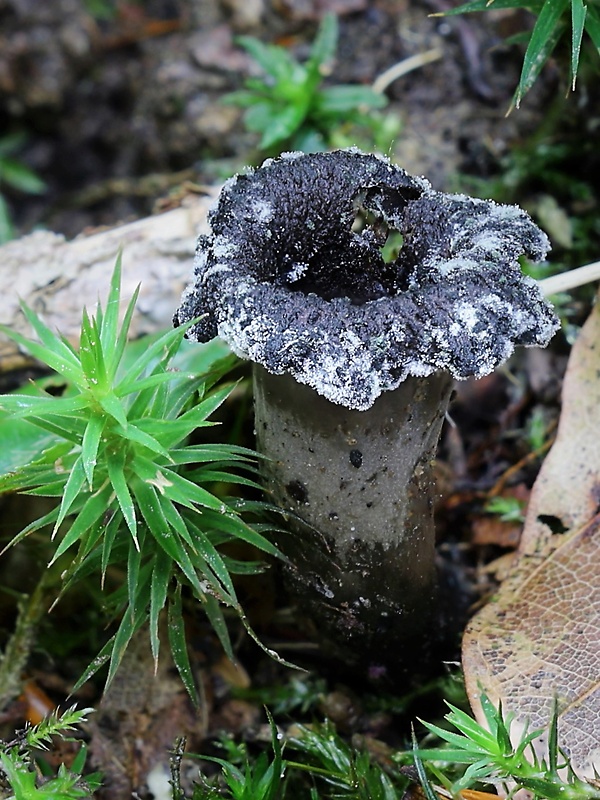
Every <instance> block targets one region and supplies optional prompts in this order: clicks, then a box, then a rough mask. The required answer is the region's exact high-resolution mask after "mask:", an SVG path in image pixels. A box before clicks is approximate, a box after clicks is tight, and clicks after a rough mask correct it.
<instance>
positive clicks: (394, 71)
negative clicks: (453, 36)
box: [371, 47, 444, 94]
mask: <svg viewBox="0 0 600 800" xmlns="http://www.w3.org/2000/svg"><path fill="white" fill-rule="evenodd" d="M443 54H444V52H443V50H442V49H441V48H439V47H434V48H432V49H431V50H426V51H425V52H424V53H417V54H416V55H414V56H410V58H405V59H404V61H400V62H399V63H398V64H394V66H393V67H390V68H389V69H386V71H385V72H382V73H381V75H380V76H379V77H378V78H375V80H374V81H373V85H372V87H371V88H372V89H373V91H374V92H377V94H383V93H384V92H385V90H386V89H387V88H388V86H389V85H390V84H391V83H393V82H394V81H395V80H397V79H398V78H401V77H402V76H403V75H406V74H407V73H409V72H412V71H413V70H415V69H419V67H423V66H425V64H430V63H431V62H432V61H437V60H438V59H440V58H441V57H442V56H443Z"/></svg>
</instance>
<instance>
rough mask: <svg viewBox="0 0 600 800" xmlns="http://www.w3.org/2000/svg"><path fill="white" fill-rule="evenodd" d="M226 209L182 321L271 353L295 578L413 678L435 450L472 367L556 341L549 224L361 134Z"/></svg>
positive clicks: (270, 453)
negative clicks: (536, 267)
mask: <svg viewBox="0 0 600 800" xmlns="http://www.w3.org/2000/svg"><path fill="white" fill-rule="evenodd" d="M209 222H210V227H211V233H210V235H209V236H201V237H200V238H199V240H198V248H197V255H196V261H195V276H194V281H193V282H192V283H191V284H190V286H189V287H188V289H187V290H186V292H185V293H184V296H183V298H182V302H181V306H180V308H179V309H178V311H177V313H176V315H175V320H174V322H175V324H176V325H179V324H184V323H188V324H189V325H190V327H189V330H188V332H187V335H188V337H189V338H192V339H196V340H198V341H208V340H210V339H211V338H213V337H214V336H220V337H221V338H223V339H224V340H225V341H227V342H228V343H229V345H230V346H231V348H232V349H233V351H234V352H235V353H237V354H238V355H239V356H241V357H242V358H245V359H249V360H250V361H252V362H254V365H255V366H254V391H255V413H256V434H257V447H258V449H259V450H260V452H262V453H263V454H264V455H265V456H267V459H266V460H265V462H264V466H263V472H264V481H265V485H266V488H267V489H268V492H269V494H270V496H271V499H273V500H274V501H275V502H276V503H277V504H278V505H279V506H280V507H281V509H282V510H283V512H284V514H285V515H286V519H287V527H288V529H289V531H288V533H286V534H285V535H283V536H281V537H280V541H279V542H278V544H279V545H280V548H281V550H282V551H283V553H284V554H285V555H286V556H287V557H288V560H289V566H288V567H286V576H287V581H288V586H289V588H290V591H291V593H292V595H293V596H294V597H295V598H296V599H297V600H298V602H299V603H300V604H301V605H302V606H303V608H304V609H305V612H306V614H307V616H309V617H310V618H312V620H313V622H314V628H315V630H316V631H317V632H318V636H319V638H320V640H321V643H322V646H323V648H324V649H326V650H327V651H328V652H329V653H331V654H332V655H334V656H335V657H336V659H337V660H338V662H339V663H340V664H342V665H345V666H346V667H348V668H349V669H352V670H354V672H355V673H357V674H358V675H360V676H362V677H370V678H372V679H377V678H380V677H382V678H384V679H385V680H387V681H389V682H393V681H394V679H396V680H399V679H401V678H403V676H404V675H406V672H407V671H409V670H410V665H411V664H417V665H418V664H420V663H424V662H426V661H427V657H428V655H429V653H430V651H431V647H432V636H431V631H432V630H435V627H436V613H435V608H436V602H437V601H436V592H437V588H436V574H435V572H436V570H435V531H434V524H433V504H434V499H435V489H434V484H433V480H432V462H433V459H434V457H435V450H436V445H437V441H438V437H439V433H440V429H441V425H442V422H443V418H444V415H445V413H446V409H447V405H448V398H449V395H450V391H451V387H452V383H453V380H454V379H463V378H467V377H470V376H473V377H481V376H483V375H487V374H489V373H490V372H491V371H492V370H494V369H495V368H496V367H497V366H498V365H499V364H501V363H502V362H504V361H505V360H506V359H507V358H508V357H509V356H510V355H511V353H512V352H513V350H514V348H515V346H516V345H524V346H545V345H546V344H547V343H548V341H549V340H550V338H551V337H552V335H553V334H554V332H555V331H556V329H557V328H558V326H559V323H558V320H557V318H556V315H555V314H554V311H553V309H552V307H551V306H550V304H549V303H548V302H547V301H546V300H545V299H544V298H543V296H542V295H541V292H540V290H539V288H538V286H537V284H536V283H535V281H533V280H532V279H531V278H528V277H525V276H524V275H523V273H522V270H521V266H520V262H519V259H520V258H521V256H526V257H528V258H530V259H531V260H533V261H539V260H541V259H543V258H544V257H545V255H546V252H547V250H548V249H549V242H548V239H547V237H546V236H545V234H544V233H543V232H542V231H541V230H540V229H539V228H538V227H537V226H536V225H535V224H534V223H533V221H532V220H531V219H530V217H529V216H528V215H527V214H526V213H525V212H524V211H523V210H522V209H520V208H518V207H516V206H504V205H499V204H497V203H494V202H492V201H485V200H478V199H475V198H471V197H466V196H464V195H451V194H444V193H441V192H436V191H434V190H433V189H432V188H431V186H430V185H429V183H428V181H426V180H425V179H424V178H417V177H413V176H411V175H409V174H408V173H407V172H405V171H404V170H402V169H400V168H399V167H397V166H394V165H392V164H391V163H389V162H388V161H387V160H386V159H383V158H380V157H376V156H373V155H368V154H364V153H361V152H359V151H356V150H345V151H337V152H333V153H317V154H309V155H305V154H299V153H292V154H284V155H283V156H281V157H280V158H278V159H274V160H269V161H267V162H265V164H264V165H263V166H262V167H261V168H260V169H257V170H254V171H249V172H248V173H246V174H243V175H239V176H236V177H235V178H233V179H231V180H230V181H228V182H227V183H226V184H225V186H224V188H223V190H222V192H221V195H220V198H219V201H218V203H217V205H216V207H215V208H214V209H213V210H212V212H211V214H210V217H209ZM393 236H396V237H400V239H401V247H400V249H399V252H397V253H394V252H392V254H391V255H390V249H389V248H388V250H387V253H386V252H385V251H386V245H387V244H389V243H390V242H392V241H393V239H391V238H390V237H393ZM433 638H435V637H433Z"/></svg>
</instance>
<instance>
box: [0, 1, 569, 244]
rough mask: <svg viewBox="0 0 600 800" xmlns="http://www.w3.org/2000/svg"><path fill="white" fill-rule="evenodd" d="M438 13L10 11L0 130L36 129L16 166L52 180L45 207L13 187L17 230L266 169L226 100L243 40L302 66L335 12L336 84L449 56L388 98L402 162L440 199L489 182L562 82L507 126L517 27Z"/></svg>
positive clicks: (364, 7) (392, 8)
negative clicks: (465, 184)
mask: <svg viewBox="0 0 600 800" xmlns="http://www.w3.org/2000/svg"><path fill="white" fill-rule="evenodd" d="M444 2H445V0H422V1H421V2H418V0H413V1H412V2H409V0H379V1H378V2H367V0H321V1H320V2H319V1H318V0H285V1H284V0H278V2H275V0H274V1H273V2H269V0H252V2H241V0H221V1H220V2H219V1H218V0H151V1H150V0H149V1H148V2H145V3H143V4H142V3H136V2H133V0H132V2H116V3H114V2H113V0H104V2H100V3H93V2H91V1H90V0H88V2H85V0H56V2H53V3H49V4H46V3H39V2H36V0H0V132H1V133H2V134H4V133H8V132H12V131H15V130H19V131H24V132H25V133H26V134H27V137H28V139H27V145H26V147H25V148H24V150H23V152H22V154H21V158H22V160H23V161H25V162H26V163H27V164H28V165H29V166H30V167H32V168H33V169H35V170H36V171H37V172H38V173H39V175H40V176H41V177H42V178H43V179H44V180H45V181H46V182H47V184H48V190H47V192H46V193H45V194H44V195H42V196H40V197H33V198H32V197H24V196H23V195H22V194H19V195H17V194H16V193H11V192H8V191H6V192H5V193H6V194H7V195H8V199H9V202H10V205H11V210H12V212H13V215H14V217H15V219H16V222H17V224H18V226H19V228H20V230H21V231H22V232H26V231H28V230H30V229H32V228H33V227H35V226H40V225H41V226H43V227H48V228H50V229H52V230H56V231H58V232H63V233H65V234H67V235H68V236H73V235H75V234H77V233H79V232H80V231H81V230H82V229H84V228H86V227H88V226H96V225H102V224H112V223H115V222H117V221H123V220H126V219H130V218H134V217H137V216H144V215H146V214H148V213H150V211H151V210H152V208H153V205H154V203H155V202H156V200H157V199H158V198H161V197H164V196H165V195H167V194H168V193H169V192H170V191H173V190H174V189H175V188H176V187H177V186H178V185H180V184H181V183H182V182H184V181H186V180H192V181H196V182H203V183H207V182H208V183H214V182H218V181H219V180H220V179H222V177H224V176H226V175H227V174H229V173H230V172H231V171H234V170H236V169H238V168H240V167H241V166H243V165H244V164H245V163H247V162H248V161H249V160H251V159H256V158H257V156H256V154H255V153H253V147H254V145H255V142H256V140H255V138H254V137H253V136H252V135H249V134H246V133H244V131H243V127H242V125H241V122H240V112H239V111H238V110H237V109H236V108H233V107H231V106H224V105H222V104H221V102H220V98H221V97H222V95H223V94H224V93H226V92H228V91H230V90H233V89H235V88H238V87H239V86H240V83H241V81H242V79H243V77H244V76H246V75H248V74H249V73H250V72H251V70H252V69H253V67H252V64H251V62H250V60H249V58H248V56H247V55H246V54H245V52H244V51H242V50H241V49H239V48H237V47H236V45H235V42H234V37H235V36H236V35H238V34H241V33H244V34H251V35H254V36H259V37H260V38H262V39H264V40H266V41H273V42H278V43H283V44H285V45H286V46H288V47H289V48H290V49H291V50H292V51H293V52H294V53H295V54H296V55H297V56H298V57H300V58H303V57H304V56H305V55H306V53H307V51H308V47H309V44H310V42H311V40H312V38H313V36H314V33H315V30H316V26H317V24H318V21H319V18H320V17H321V16H322V14H323V13H324V12H325V11H328V10H333V11H337V12H338V13H339V14H340V43H339V48H338V58H337V61H336V63H335V65H334V69H333V71H332V75H331V76H330V78H329V80H330V81H332V82H359V83H362V84H369V83H372V82H373V80H374V79H375V78H376V77H377V76H378V75H380V74H381V73H382V72H383V71H384V70H386V69H387V68H388V67H390V66H392V65H393V64H395V63H397V62H399V61H401V60H403V59H405V58H408V57H410V56H413V55H415V54H417V53H422V52H424V51H426V50H429V49H431V48H433V47H439V48H441V50H442V51H443V55H442V58H441V59H440V60H437V61H435V62H433V63H430V64H428V65H426V66H423V67H421V68H419V69H418V70H416V71H414V72H412V73H410V74H408V75H406V76H405V77H403V78H400V79H399V80H397V81H396V82H394V83H393V84H391V86H390V87H389V89H388V91H387V94H388V96H389V98H390V101H391V103H390V111H392V112H396V113H398V114H399V115H400V117H401V119H402V124H403V127H402V131H401V133H400V134H399V136H398V138H397V141H396V143H395V145H394V148H393V153H392V154H391V155H392V157H393V158H394V160H396V161H397V163H399V164H400V165H402V166H403V167H404V168H405V169H407V170H408V171H409V172H411V173H414V174H425V175H426V176H427V177H428V178H429V179H430V180H431V181H432V183H433V185H434V187H435V188H437V189H447V188H448V186H449V184H451V182H452V178H453V176H454V175H455V174H456V172H457V171H459V170H461V171H466V172H470V173H475V174H478V175H486V174H487V173H489V172H490V171H493V169H494V165H495V164H496V163H497V161H498V159H499V158H500V157H501V156H502V155H503V154H504V153H505V152H506V151H507V150H508V149H509V148H510V147H512V146H513V145H514V144H515V143H517V142H519V141H520V140H521V139H522V138H523V137H525V136H526V135H527V133H528V132H530V131H531V130H532V129H533V128H534V127H535V125H536V124H537V122H538V121H539V115H540V113H541V112H542V111H543V107H544V101H545V99H546V97H547V94H548V91H552V90H553V88H554V85H555V81H554V80H553V76H552V70H551V69H550V70H549V71H548V75H547V79H546V81H545V86H540V87H539V88H538V89H536V90H535V91H534V92H533V93H532V95H530V96H529V98H528V101H527V104H526V107H525V108H524V109H522V110H521V111H520V112H518V113H516V114H511V115H510V116H509V117H508V118H506V117H505V116H504V115H505V112H506V110H507V108H508V106H509V104H510V98H511V94H512V91H513V89H514V87H515V85H516V82H517V79H518V73H519V68H520V58H521V53H520V52H519V51H518V50H516V49H514V48H510V47H507V46H505V45H503V44H501V39H502V37H505V36H506V35H507V34H510V33H511V32H513V31H514V30H515V29H519V28H521V27H522V25H523V20H522V19H521V18H520V17H519V15H518V14H515V13H513V12H500V13H495V14H486V15H485V19H484V18H483V17H481V16H479V15H472V16H470V17H465V18H447V19H439V18H431V17H428V14H429V13H431V12H433V11H438V10H440V9H441V8H443V7H444ZM97 6H99V7H101V8H102V9H104V10H106V12H107V14H106V17H107V18H106V19H103V18H101V17H102V15H100V16H99V15H98V14H97V15H96V16H94V13H93V9H94V8H96V7H97ZM258 158H259V157H258Z"/></svg>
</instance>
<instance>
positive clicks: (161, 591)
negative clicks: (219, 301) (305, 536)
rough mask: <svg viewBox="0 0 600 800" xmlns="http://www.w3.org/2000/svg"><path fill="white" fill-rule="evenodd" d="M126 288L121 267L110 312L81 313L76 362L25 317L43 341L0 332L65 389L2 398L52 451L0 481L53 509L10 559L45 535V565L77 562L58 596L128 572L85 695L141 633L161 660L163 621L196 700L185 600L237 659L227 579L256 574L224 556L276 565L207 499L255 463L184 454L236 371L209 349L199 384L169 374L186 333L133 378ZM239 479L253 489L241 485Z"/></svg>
mask: <svg viewBox="0 0 600 800" xmlns="http://www.w3.org/2000/svg"><path fill="white" fill-rule="evenodd" d="M120 283H121V264H120V259H119V260H118V261H117V264H116V267H115V270H114V273H113V276H112V280H111V284H110V291H109V295H108V302H107V304H106V308H105V309H103V308H102V307H101V306H98V309H97V311H96V314H95V315H89V314H88V312H87V311H86V310H84V311H83V318H82V325H81V336H80V344H79V348H75V347H73V346H72V345H71V344H70V343H69V342H68V341H66V340H65V339H64V338H63V337H61V336H59V335H56V334H55V333H53V332H52V331H51V330H50V329H49V328H48V327H46V325H44V323H43V322H42V321H41V320H40V319H39V318H38V317H37V316H36V315H35V313H34V312H33V311H32V310H31V309H30V308H28V307H27V306H26V305H24V304H23V313H24V314H25V316H26V317H27V319H28V321H29V322H30V324H31V326H32V328H33V329H34V331H35V333H36V335H37V338H38V341H31V340H29V339H27V338H25V337H23V336H22V335H21V334H19V333H16V332H15V331H12V330H10V329H8V328H6V327H5V326H0V329H1V330H2V331H3V332H4V333H5V334H6V335H8V336H9V337H11V338H12V339H13V340H14V341H16V342H17V343H18V344H19V345H20V346H21V347H23V348H24V349H25V350H27V351H28V352H29V353H30V354H31V355H32V356H34V357H35V358H36V359H38V360H39V361H41V362H42V363H44V364H46V365H47V366H48V367H50V368H51V369H53V370H54V371H55V372H56V373H58V374H59V375H60V376H62V378H64V380H65V381H66V388H65V390H64V391H63V393H62V395H61V396H54V395H52V394H50V393H48V392H46V391H44V390H42V389H39V390H38V391H37V392H36V393H32V394H25V393H22V394H9V395H3V396H1V397H0V414H2V412H4V415H5V419H7V417H10V418H12V419H19V418H20V419H21V420H25V421H26V422H28V423H31V424H33V425H34V426H37V428H40V429H42V431H43V432H45V438H44V445H45V449H43V448H41V451H40V452H39V453H38V454H37V456H36V457H35V458H33V459H29V460H28V461H27V463H23V464H21V465H18V466H16V467H15V468H13V469H12V470H11V471H10V472H7V473H6V474H3V475H0V492H8V491H18V492H26V493H29V494H35V495H43V496H47V497H51V498H56V504H55V506H54V507H53V509H52V510H51V511H50V512H49V513H47V514H45V515H44V516H42V517H41V518H39V519H37V520H35V521H34V522H32V523H31V524H30V525H28V526H27V527H26V528H25V529H24V530H22V531H21V532H20V533H19V534H18V535H17V536H15V537H14V539H13V540H12V541H11V542H10V544H9V545H8V546H11V545H15V544H17V542H20V541H22V540H23V539H24V538H25V537H27V536H28V535H29V534H31V533H33V532H34V531H41V530H48V529H49V530H51V539H52V541H53V542H54V544H55V550H54V554H53V556H52V559H51V561H50V564H53V563H54V562H56V560H57V559H59V558H60V557H61V556H62V555H63V554H64V553H66V552H67V551H71V553H72V562H71V565H70V566H69V568H68V569H67V570H66V572H65V573H64V575H63V581H64V582H63V592H64V590H65V589H66V588H68V587H69V586H71V585H72V584H73V583H74V582H76V581H78V580H81V579H83V578H88V576H90V574H100V575H101V576H102V577H101V579H102V583H104V576H105V575H106V572H107V570H108V568H109V567H110V566H111V565H113V564H117V565H120V566H121V567H126V573H127V579H126V582H125V585H124V586H123V587H122V589H120V590H118V591H117V593H116V595H115V596H114V598H113V599H114V600H116V607H117V608H119V609H120V610H121V612H122V616H121V621H120V624H119V626H118V629H117V632H116V634H115V635H114V637H113V638H112V639H111V640H110V641H109V642H108V643H107V644H106V646H105V647H104V648H103V650H102V651H101V653H100V655H99V656H98V657H97V658H96V659H94V661H93V663H92V664H91V665H90V667H89V669H88V670H87V671H86V674H85V675H84V676H83V678H82V681H83V680H84V679H86V678H87V677H89V676H90V675H91V674H93V673H94V672H95V671H96V670H97V669H98V668H99V667H100V666H101V665H102V664H103V663H105V662H106V661H108V660H109V661H110V667H109V672H108V683H110V681H111V680H112V678H113V677H114V674H115V672H116V670H117V668H118V665H119V663H120V661H121V658H122V656H123V653H124V651H125V649H126V647H127V645H128V643H129V641H130V640H131V638H132V636H133V635H134V633H135V632H136V631H137V630H138V629H139V628H140V627H141V626H142V625H143V624H144V623H146V622H148V623H149V632H150V644H151V648H152V653H153V656H154V658H155V660H156V659H158V654H159V646H160V640H159V617H160V615H161V611H162V610H163V609H164V608H165V607H166V608H167V609H168V620H169V624H168V635H169V641H170V645H171V650H172V653H173V657H174V660H175V663H176V665H177V668H178V670H179V672H180V674H181V676H182V678H183V680H184V683H185V685H186V687H187V689H188V691H190V693H191V694H192V695H194V684H193V680H192V675H191V670H190V665H189V661H188V655H187V649H186V646H185V631H184V624H183V620H182V614H181V605H182V589H183V588H184V587H185V590H186V592H191V594H192V595H193V596H194V597H195V598H196V599H197V601H198V602H199V603H200V604H201V606H202V607H203V609H204V611H205V612H206V614H207V615H208V617H209V619H210V621H211V623H212V625H213V627H214V629H215V631H216V632H217V634H218V635H219V638H220V639H221V641H222V643H223V645H224V647H225V649H226V651H227V652H228V654H229V655H230V656H231V655H232V654H231V646H230V642H229V639H228V635H227V630H226V626H225V622H224V617H223V612H222V607H223V606H228V607H230V608H232V609H235V610H236V611H237V612H238V614H239V615H240V617H242V619H243V614H242V610H241V608H240V605H239V602H238V599H237V597H236V592H235V588H234V584H233V581H232V577H231V575H232V573H236V572H240V571H241V572H246V573H247V572H249V571H252V570H255V571H258V570H259V569H260V566H259V565H258V564H255V563H246V562H245V563H241V562H238V561H236V560H235V559H233V558H231V557H229V556H227V555H224V554H223V553H222V552H221V551H220V549H219V546H220V545H222V544H224V543H226V542H229V541H231V540H235V539H238V540H243V541H245V542H248V543H250V544H251V545H254V546H255V547H256V548H258V549H259V550H262V551H264V552H266V553H269V554H272V555H277V554H278V551H277V549H276V548H275V547H274V546H273V545H272V544H271V543H270V542H269V541H268V539H267V538H266V537H265V535H264V533H265V530H264V526H262V525H261V524H253V525H251V524H249V523H248V522H247V521H245V519H244V518H243V513H244V512H245V511H248V510H250V507H251V505H252V504H250V503H249V502H244V501H241V500H239V499H238V500H235V499H234V500H227V499H223V498H221V497H219V496H216V495H215V494H213V493H212V492H211V491H210V487H211V486H212V485H214V484H215V482H221V483H227V484H232V483H238V484H247V485H254V484H253V481H252V479H251V477H250V475H249V474H248V471H250V472H251V470H252V457H253V454H252V452H251V451H249V450H246V449H245V448H242V447H238V446H235V445H229V444H227V445H226V444H206V443H204V444H202V443H201V444H194V443H193V442H192V441H190V436H191V434H192V433H193V432H194V431H196V430H197V429H198V428H202V427H204V426H207V425H211V424H214V423H211V422H210V421H209V417H210V415H211V414H212V413H213V412H214V411H215V410H216V409H217V408H218V407H219V406H220V405H221V404H222V403H223V402H224V401H225V399H226V398H227V397H228V395H229V394H230V392H231V390H232V388H233V386H234V384H232V383H231V382H230V383H228V384H224V383H223V382H222V381H221V379H222V378H223V376H224V375H225V374H226V373H228V372H229V371H230V370H231V368H232V366H233V365H234V364H235V363H236V359H235V357H233V356H225V357H222V353H223V351H222V350H219V351H217V352H218V356H217V357H215V355H214V354H215V350H214V349H213V350H210V349H209V350H207V351H205V353H204V355H203V357H201V358H200V360H199V362H196V363H195V364H194V372H193V374H190V373H189V372H178V371H174V370H173V369H171V368H170V364H171V362H172V359H173V357H174V355H175V354H176V352H177V351H178V348H179V347H180V344H181V341H182V339H183V337H184V334H185V332H186V330H187V327H189V326H183V327H182V328H179V329H177V330H170V331H168V332H166V333H165V334H164V335H162V336H160V337H159V338H157V339H155V340H154V341H153V342H152V343H151V344H150V345H149V346H148V347H147V348H146V349H145V350H143V351H142V352H141V355H139V356H138V357H137V359H136V360H134V363H133V364H131V365H129V364H127V365H126V366H125V365H124V355H125V354H126V352H127V347H128V345H127V334H128V329H129V325H130V322H131V319H132V315H133V313H134V308H135V303H136V299H137V291H136V293H135V294H134V296H133V298H132V300H131V302H130V303H129V305H128V307H127V309H126V311H125V315H124V319H123V322H122V324H121V325H119V306H120ZM12 424H14V423H12ZM20 424H23V423H20ZM48 435H49V436H50V439H48ZM240 468H242V470H245V471H246V473H247V475H246V476H244V475H240V474H239V473H238V470H239V469H240ZM207 487H208V488H207ZM252 507H253V506H252ZM244 623H245V620H244ZM245 624H246V623H245Z"/></svg>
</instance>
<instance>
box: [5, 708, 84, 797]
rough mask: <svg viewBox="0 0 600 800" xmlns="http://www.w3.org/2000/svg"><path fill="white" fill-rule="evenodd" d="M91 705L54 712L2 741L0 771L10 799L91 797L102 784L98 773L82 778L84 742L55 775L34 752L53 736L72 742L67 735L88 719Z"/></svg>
mask: <svg viewBox="0 0 600 800" xmlns="http://www.w3.org/2000/svg"><path fill="white" fill-rule="evenodd" d="M93 710H94V709H92V708H84V709H81V710H80V711H78V710H77V709H76V708H75V707H74V706H73V707H72V708H69V709H67V710H66V711H65V712H64V713H63V714H58V713H56V714H52V715H51V716H49V717H46V718H45V719H43V720H42V721H41V722H40V723H39V724H38V725H34V726H33V727H29V728H25V729H24V730H22V731H18V732H17V734H16V735H15V738H14V739H13V740H12V741H10V742H2V741H0V773H4V776H5V778H6V781H7V782H8V785H9V786H10V788H11V789H12V792H13V794H12V795H10V796H8V800H77V798H90V797H92V795H93V793H94V791H95V790H96V789H98V788H99V787H100V776H99V775H98V774H97V773H94V774H90V775H86V776H85V778H83V777H82V773H83V770H84V767H85V760H86V755H87V750H86V747H85V745H84V744H82V745H81V747H80V749H79V752H78V753H77V755H76V756H75V759H74V760H73V763H72V764H71V766H70V767H69V768H67V767H66V766H65V765H64V764H61V765H60V767H59V768H58V771H57V772H56V774H53V773H52V772H50V773H49V774H44V773H48V772H49V770H48V768H47V766H44V762H43V761H41V760H40V761H39V763H36V759H35V758H34V751H36V750H45V749H47V746H48V744H49V743H50V741H51V739H52V737H54V736H59V737H61V738H63V739H64V740H65V741H73V740H72V739H70V738H67V737H66V734H67V733H69V732H71V731H73V730H75V728H76V726H77V725H80V724H81V723H82V722H85V721H86V716H87V714H89V713H91V712H93ZM3 796H4V795H3Z"/></svg>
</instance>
